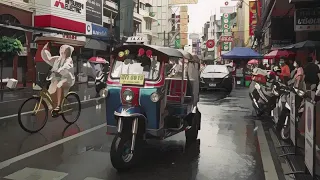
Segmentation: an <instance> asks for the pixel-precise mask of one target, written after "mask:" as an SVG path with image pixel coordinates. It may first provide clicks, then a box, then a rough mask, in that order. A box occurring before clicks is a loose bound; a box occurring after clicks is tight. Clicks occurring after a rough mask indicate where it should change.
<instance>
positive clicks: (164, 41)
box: [163, 31, 166, 47]
mask: <svg viewBox="0 0 320 180" xmlns="http://www.w3.org/2000/svg"><path fill="white" fill-rule="evenodd" d="M163 46H164V47H166V31H163Z"/></svg>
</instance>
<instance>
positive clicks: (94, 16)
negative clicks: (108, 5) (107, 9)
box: [86, 0, 103, 25]
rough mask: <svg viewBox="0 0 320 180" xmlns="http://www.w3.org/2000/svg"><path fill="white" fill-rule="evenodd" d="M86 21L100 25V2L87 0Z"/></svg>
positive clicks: (100, 0) (101, 5)
mask: <svg viewBox="0 0 320 180" xmlns="http://www.w3.org/2000/svg"><path fill="white" fill-rule="evenodd" d="M86 6H87V8H86V20H87V21H89V22H93V23H96V24H99V25H102V8H103V4H102V0H87V3H86Z"/></svg>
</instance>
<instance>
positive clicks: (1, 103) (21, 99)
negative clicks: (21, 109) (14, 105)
mask: <svg viewBox="0 0 320 180" xmlns="http://www.w3.org/2000/svg"><path fill="white" fill-rule="evenodd" d="M26 99H28V98H21V99H13V100H11V101H1V102H0V104H3V103H10V102H15V101H22V100H26Z"/></svg>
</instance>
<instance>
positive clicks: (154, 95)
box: [150, 92, 160, 102]
mask: <svg viewBox="0 0 320 180" xmlns="http://www.w3.org/2000/svg"><path fill="white" fill-rule="evenodd" d="M150 99H151V101H152V102H158V101H159V100H160V95H159V94H158V93H157V92H154V93H152V94H151V96H150Z"/></svg>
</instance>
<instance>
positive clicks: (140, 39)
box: [126, 36, 148, 43]
mask: <svg viewBox="0 0 320 180" xmlns="http://www.w3.org/2000/svg"><path fill="white" fill-rule="evenodd" d="M126 42H136V43H142V42H148V39H147V38H145V37H141V36H131V37H128V39H127V41H126Z"/></svg>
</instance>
